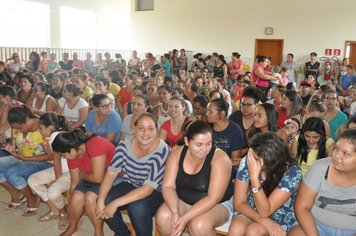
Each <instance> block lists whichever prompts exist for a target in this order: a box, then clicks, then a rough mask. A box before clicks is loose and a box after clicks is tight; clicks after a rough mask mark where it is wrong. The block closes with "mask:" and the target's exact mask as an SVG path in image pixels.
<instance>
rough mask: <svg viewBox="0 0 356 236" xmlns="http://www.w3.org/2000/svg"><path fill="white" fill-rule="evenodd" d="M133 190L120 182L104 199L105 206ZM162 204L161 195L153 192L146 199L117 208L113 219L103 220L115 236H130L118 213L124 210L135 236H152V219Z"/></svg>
mask: <svg viewBox="0 0 356 236" xmlns="http://www.w3.org/2000/svg"><path fill="white" fill-rule="evenodd" d="M134 189H136V187H135V186H133V185H131V184H129V183H126V182H121V183H120V184H118V185H115V186H113V187H112V188H111V190H110V192H109V193H108V195H107V197H106V199H105V205H108V204H109V203H110V202H112V201H113V200H115V199H117V198H119V197H121V196H123V195H125V194H127V193H129V192H131V191H132V190H134ZM162 203H163V197H162V193H161V192H158V191H156V190H154V191H153V192H152V193H151V195H149V196H147V197H146V198H143V199H141V200H138V201H135V202H132V203H129V204H128V205H125V206H122V207H119V208H118V209H117V210H116V212H115V214H114V217H113V218H111V219H107V220H105V222H106V223H107V224H108V225H109V227H110V229H111V230H112V231H114V232H115V235H120V236H130V235H131V232H130V230H129V229H128V228H127V226H126V224H125V223H124V221H123V219H122V215H121V212H120V211H121V210H125V209H126V210H127V212H128V215H129V218H130V221H131V224H132V226H133V228H134V229H135V232H136V235H140V236H152V230H153V223H152V217H153V216H154V215H155V214H156V211H157V209H158V207H160V206H161V204H162Z"/></svg>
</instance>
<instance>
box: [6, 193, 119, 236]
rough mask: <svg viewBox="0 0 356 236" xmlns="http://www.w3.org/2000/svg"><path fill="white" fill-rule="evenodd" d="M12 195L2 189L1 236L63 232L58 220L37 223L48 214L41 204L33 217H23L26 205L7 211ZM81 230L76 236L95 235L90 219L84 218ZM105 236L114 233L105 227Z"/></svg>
mask: <svg viewBox="0 0 356 236" xmlns="http://www.w3.org/2000/svg"><path fill="white" fill-rule="evenodd" d="M10 200H11V199H10V195H9V194H8V193H7V192H6V191H5V190H4V189H3V188H2V187H0V236H55V235H59V234H60V233H61V231H59V230H58V219H53V220H51V221H48V222H37V218H38V217H39V216H40V215H42V214H44V213H46V212H47V211H48V208H47V206H46V205H45V204H43V203H41V204H40V207H39V209H38V212H37V215H35V216H31V217H23V216H22V215H21V214H22V213H23V211H24V209H25V207H26V204H24V205H23V206H21V208H19V209H16V210H5V207H6V206H7V204H8V203H9V202H10ZM82 221H83V222H82V223H81V225H80V229H79V231H78V232H77V233H75V234H74V235H75V236H91V235H93V227H92V225H91V223H90V221H89V219H88V217H86V216H83V217H82ZM104 233H105V235H109V236H111V235H113V232H112V231H111V230H110V229H109V228H108V227H107V226H106V225H105V226H104Z"/></svg>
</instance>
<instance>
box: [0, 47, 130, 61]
mask: <svg viewBox="0 0 356 236" xmlns="http://www.w3.org/2000/svg"><path fill="white" fill-rule="evenodd" d="M32 51H35V52H37V53H38V54H41V52H42V51H45V52H47V54H48V55H49V54H50V53H56V54H57V60H58V61H60V60H61V58H62V54H63V53H65V52H66V53H68V54H69V58H72V55H73V53H74V52H76V53H78V58H79V59H80V60H85V59H86V54H87V52H90V53H91V54H92V60H95V58H96V55H97V54H98V53H101V54H102V55H103V59H105V57H104V54H105V53H106V52H108V53H110V55H111V58H112V59H115V53H120V54H121V56H122V58H124V59H125V60H126V61H128V60H129V59H130V57H131V52H132V51H131V50H111V49H73V48H17V47H0V61H4V62H5V61H6V59H7V58H10V57H11V55H12V53H14V52H17V53H18V54H19V56H20V58H21V60H24V61H28V58H29V55H30V53H31V52H32Z"/></svg>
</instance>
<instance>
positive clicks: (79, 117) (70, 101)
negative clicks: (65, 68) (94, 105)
mask: <svg viewBox="0 0 356 236" xmlns="http://www.w3.org/2000/svg"><path fill="white" fill-rule="evenodd" d="M79 93H80V92H79V89H78V87H77V85H75V84H67V85H66V86H65V87H64V89H63V98H61V99H59V101H58V106H57V112H56V113H57V114H58V115H63V116H64V117H65V118H66V119H67V120H68V121H69V124H70V128H71V129H75V128H78V127H81V126H83V124H84V123H85V120H86V119H87V116H88V110H89V105H88V103H87V102H86V101H85V100H84V99H82V98H80V97H79Z"/></svg>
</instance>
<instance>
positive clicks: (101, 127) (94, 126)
mask: <svg viewBox="0 0 356 236" xmlns="http://www.w3.org/2000/svg"><path fill="white" fill-rule="evenodd" d="M92 103H93V106H94V110H93V111H91V112H89V114H88V117H87V119H86V122H85V129H86V131H87V132H88V133H93V134H96V135H98V136H101V137H103V138H106V139H107V140H109V141H110V142H112V143H113V144H114V145H116V144H117V143H118V142H119V137H120V134H121V130H122V121H121V117H120V115H119V114H118V113H117V112H116V111H115V110H113V109H112V102H111V100H110V99H109V97H108V96H106V95H105V94H95V95H94V96H93V98H92Z"/></svg>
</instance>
